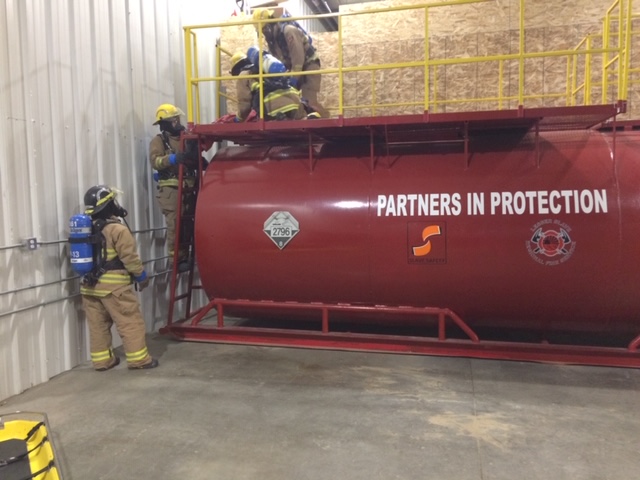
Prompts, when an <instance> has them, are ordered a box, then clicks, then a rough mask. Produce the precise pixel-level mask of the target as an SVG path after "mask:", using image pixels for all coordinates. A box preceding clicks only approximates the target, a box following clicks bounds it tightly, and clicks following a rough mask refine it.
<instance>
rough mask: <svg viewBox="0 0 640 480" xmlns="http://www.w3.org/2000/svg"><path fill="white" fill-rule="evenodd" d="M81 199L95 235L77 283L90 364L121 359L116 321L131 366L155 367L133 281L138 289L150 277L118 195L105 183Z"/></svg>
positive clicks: (103, 366)
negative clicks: (88, 265) (87, 269)
mask: <svg viewBox="0 0 640 480" xmlns="http://www.w3.org/2000/svg"><path fill="white" fill-rule="evenodd" d="M84 203H85V214H86V215H90V216H91V220H92V223H93V232H94V236H96V237H97V238H98V239H99V241H97V242H96V244H95V245H94V259H95V262H94V263H95V265H94V268H93V270H92V272H91V273H90V274H87V275H85V276H84V277H83V280H82V283H81V285H80V293H81V294H82V305H83V307H84V310H85V313H86V316H87V321H88V324H89V337H90V344H91V345H90V348H91V361H92V362H93V367H94V368H95V369H96V370H98V371H105V370H109V369H111V368H113V367H115V366H116V365H118V364H119V363H120V358H119V357H118V356H116V355H115V354H114V352H113V346H112V336H111V326H112V325H113V324H114V323H115V324H116V329H117V331H118V334H119V335H120V338H122V343H123V346H124V351H125V355H126V358H127V364H128V366H129V369H131V370H137V369H148V368H154V367H157V366H158V361H157V360H156V359H154V358H152V357H151V356H150V355H149V351H148V350H147V345H146V341H145V331H146V329H145V324H144V319H143V317H142V313H141V311H140V303H139V302H138V297H137V296H136V294H135V293H134V291H133V288H132V283H133V282H136V284H137V288H138V289H139V290H142V289H144V288H145V287H146V286H147V285H148V284H149V278H148V277H147V273H146V271H145V270H144V267H143V265H142V261H141V260H140V256H139V255H138V252H137V248H136V242H135V240H134V238H133V235H132V234H131V231H130V230H129V227H128V226H127V225H123V224H122V223H121V219H124V217H125V216H126V214H127V212H126V210H124V209H123V208H122V207H121V206H120V205H119V204H118V202H117V201H116V191H115V190H113V189H112V188H110V187H107V186H106V185H96V186H95V187H91V188H90V189H89V190H87V193H86V194H85V196H84ZM125 223H126V222H125Z"/></svg>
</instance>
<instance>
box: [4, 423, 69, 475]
mask: <svg viewBox="0 0 640 480" xmlns="http://www.w3.org/2000/svg"><path fill="white" fill-rule="evenodd" d="M0 478H1V479H2V480H30V479H34V480H60V479H62V476H61V474H60V467H59V465H58V464H57V463H56V458H55V451H54V447H53V440H52V438H51V431H50V430H49V425H48V421H47V416H46V415H45V414H44V413H33V412H16V413H10V414H6V415H0Z"/></svg>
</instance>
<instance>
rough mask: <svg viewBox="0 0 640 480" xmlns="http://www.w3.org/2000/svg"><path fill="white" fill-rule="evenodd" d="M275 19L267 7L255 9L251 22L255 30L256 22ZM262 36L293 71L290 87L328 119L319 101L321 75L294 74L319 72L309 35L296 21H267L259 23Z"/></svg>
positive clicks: (276, 55)
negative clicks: (297, 73)
mask: <svg viewBox="0 0 640 480" xmlns="http://www.w3.org/2000/svg"><path fill="white" fill-rule="evenodd" d="M272 18H276V15H275V12H274V11H273V10H269V9H267V8H256V9H254V11H253V20H254V21H255V22H256V24H255V27H256V30H257V29H258V25H259V24H258V23H257V22H258V20H268V19H272ZM262 34H263V35H264V39H265V41H266V42H267V45H268V47H269V52H270V53H271V54H272V55H273V56H275V57H276V58H277V59H278V60H280V61H281V62H282V63H283V64H284V66H285V67H286V68H287V70H289V71H290V72H292V74H293V75H292V77H291V85H292V86H293V87H294V88H297V89H298V90H300V92H301V95H302V98H303V99H305V100H306V101H307V102H309V105H310V106H311V107H312V108H313V109H314V110H315V111H316V112H318V113H319V114H320V116H321V117H323V118H327V117H329V112H328V111H327V110H326V109H325V108H324V107H323V106H322V105H320V103H319V102H318V93H319V92H320V75H296V72H311V71H315V70H320V57H318V54H317V52H316V49H315V47H314V46H313V44H312V40H311V36H310V35H309V34H308V33H307V32H305V31H304V29H303V28H302V27H301V26H300V25H298V23H297V22H290V21H283V22H269V23H263V24H262Z"/></svg>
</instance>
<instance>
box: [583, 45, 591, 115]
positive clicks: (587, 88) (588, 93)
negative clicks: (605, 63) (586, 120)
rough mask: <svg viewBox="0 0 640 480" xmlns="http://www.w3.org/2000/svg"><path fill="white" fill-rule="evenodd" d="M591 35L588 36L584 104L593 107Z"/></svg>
mask: <svg viewBox="0 0 640 480" xmlns="http://www.w3.org/2000/svg"><path fill="white" fill-rule="evenodd" d="M589 52H591V35H587V53H586V54H585V59H584V104H585V105H591V53H589Z"/></svg>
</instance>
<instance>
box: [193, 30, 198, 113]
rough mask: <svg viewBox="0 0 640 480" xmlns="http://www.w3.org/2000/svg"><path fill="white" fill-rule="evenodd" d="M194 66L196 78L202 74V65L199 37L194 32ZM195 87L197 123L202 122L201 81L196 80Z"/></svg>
mask: <svg viewBox="0 0 640 480" xmlns="http://www.w3.org/2000/svg"><path fill="white" fill-rule="evenodd" d="M192 36H193V68H194V70H195V71H194V72H193V74H192V75H195V78H198V77H199V76H200V66H199V65H198V39H197V37H196V34H195V33H193V34H192ZM193 87H194V88H195V91H196V92H195V93H196V99H195V102H196V103H195V104H196V112H195V119H196V120H195V121H196V123H200V83H199V82H197V81H195V82H194V85H193Z"/></svg>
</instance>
